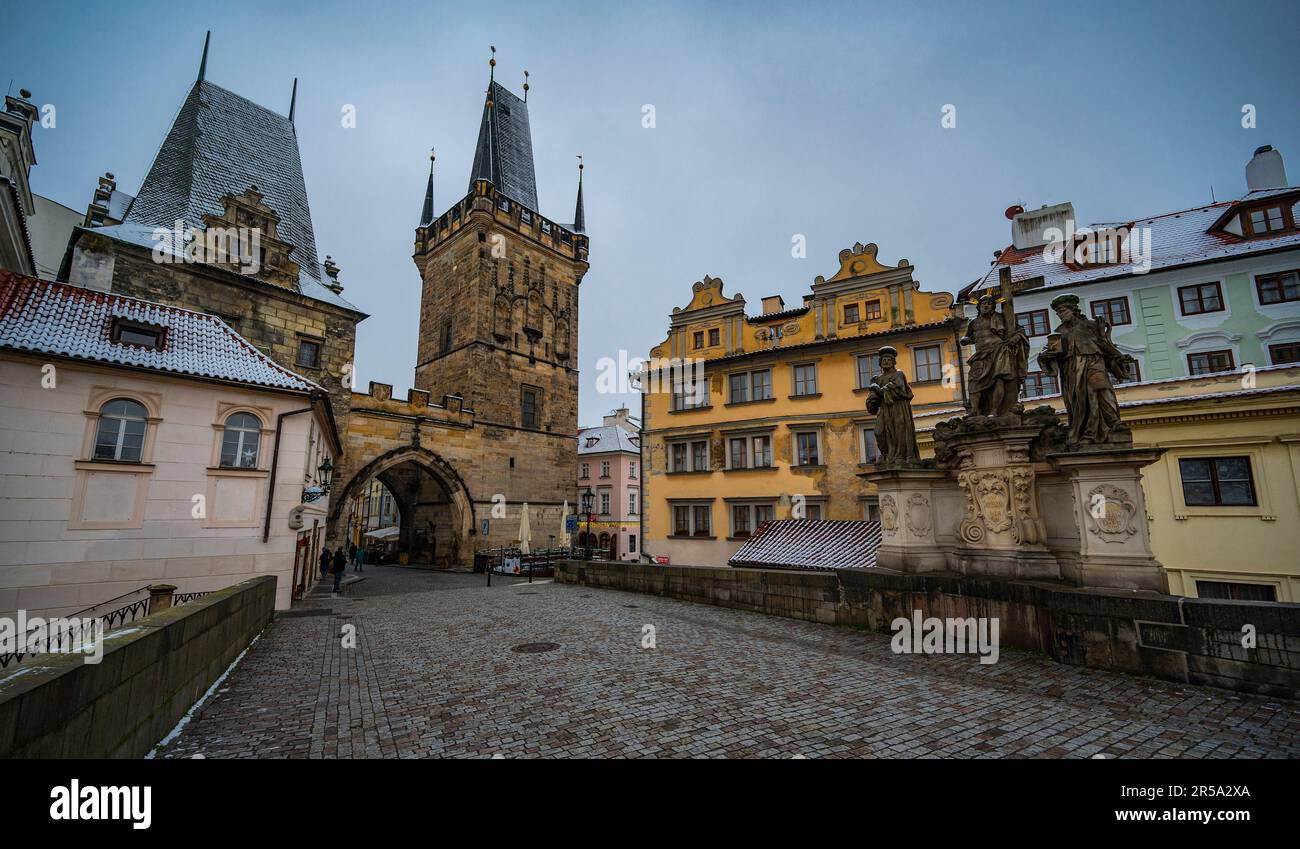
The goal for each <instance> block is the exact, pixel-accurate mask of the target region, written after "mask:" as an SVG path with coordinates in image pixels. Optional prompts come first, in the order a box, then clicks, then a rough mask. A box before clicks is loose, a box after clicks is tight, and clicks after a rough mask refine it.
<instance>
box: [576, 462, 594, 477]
mask: <svg viewBox="0 0 1300 849" xmlns="http://www.w3.org/2000/svg"><path fill="white" fill-rule="evenodd" d="M589 477H591V464H590V463H583V464H582V474H581V475H579V476H578V478H579V480H586V479H587V478H589Z"/></svg>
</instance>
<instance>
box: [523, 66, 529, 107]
mask: <svg viewBox="0 0 1300 849" xmlns="http://www.w3.org/2000/svg"><path fill="white" fill-rule="evenodd" d="M527 102H528V72H527V71H524V103H527Z"/></svg>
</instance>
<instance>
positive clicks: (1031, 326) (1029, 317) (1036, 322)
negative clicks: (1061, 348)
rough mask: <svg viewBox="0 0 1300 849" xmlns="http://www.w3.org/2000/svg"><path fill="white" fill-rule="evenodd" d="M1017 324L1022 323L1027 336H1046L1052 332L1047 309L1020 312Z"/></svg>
mask: <svg viewBox="0 0 1300 849" xmlns="http://www.w3.org/2000/svg"><path fill="white" fill-rule="evenodd" d="M1016 324H1019V325H1020V327H1021V329H1022V330H1024V331H1025V335H1026V336H1046V335H1047V334H1048V333H1050V332H1051V326H1050V325H1049V323H1048V321H1047V310H1030V311H1029V312H1018V313H1016Z"/></svg>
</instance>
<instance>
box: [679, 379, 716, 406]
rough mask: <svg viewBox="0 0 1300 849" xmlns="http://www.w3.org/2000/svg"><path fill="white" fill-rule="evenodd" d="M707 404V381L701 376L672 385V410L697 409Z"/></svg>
mask: <svg viewBox="0 0 1300 849" xmlns="http://www.w3.org/2000/svg"><path fill="white" fill-rule="evenodd" d="M707 406H709V381H708V379H706V378H701V379H699V380H696V381H694V382H690V381H688V382H684V383H678V384H676V385H674V386H673V409H674V410H698V409H700V408H702V407H707Z"/></svg>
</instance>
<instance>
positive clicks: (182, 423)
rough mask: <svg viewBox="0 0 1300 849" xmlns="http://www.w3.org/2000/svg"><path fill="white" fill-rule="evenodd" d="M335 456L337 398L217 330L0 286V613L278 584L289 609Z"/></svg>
mask: <svg viewBox="0 0 1300 849" xmlns="http://www.w3.org/2000/svg"><path fill="white" fill-rule="evenodd" d="M338 446H339V440H338V435H337V433H336V432H335V427H334V420H333V418H332V416H331V414H330V410H329V404H328V402H327V400H326V398H325V396H324V392H323V390H321V388H320V387H319V386H317V385H316V384H314V383H312V382H311V381H309V380H307V379H306V378H303V377H301V376H299V375H297V374H295V373H293V372H291V371H289V370H287V369H285V368H283V367H281V366H279V365H277V364H276V363H274V362H273V361H272V360H270V359H269V358H268V357H266V356H265V355H264V354H262V353H260V352H259V351H258V350H257V349H256V348H254V347H253V346H252V345H251V344H250V343H249V342H248V341H246V340H245V339H244V338H243V337H241V336H240V335H239V334H238V333H236V332H235V331H234V330H232V329H231V328H230V327H229V326H228V325H226V324H225V323H224V322H222V321H221V320H220V319H218V318H216V317H214V316H211V315H207V314H204V313H198V312H191V311H189V310H183V309H179V308H177V307H171V306H166V305H162V304H156V303H152V302H148V301H142V300H139V299H135V298H127V297H123V296H119V295H112V294H106V293H101V292H94V291H90V290H87V289H82V288H77V287H73V286H67V285H62V284H57V283H51V282H46V281H40V280H36V279H34V278H31V277H25V276H21V275H17V274H13V273H12V272H7V271H0V614H6V613H11V612H14V611H16V610H18V609H24V610H27V611H29V612H32V613H40V614H41V615H56V614H70V613H74V612H77V611H80V610H84V609H86V608H89V607H92V606H96V605H102V604H103V603H104V602H105V601H107V600H109V599H113V598H116V597H118V596H122V595H124V594H129V593H131V592H134V591H138V590H140V589H141V588H143V587H144V586H147V585H149V584H156V583H167V584H174V585H176V587H177V589H178V591H179V592H198V591H206V590H214V589H219V588H221V587H225V586H229V585H230V584H233V583H236V582H238V581H240V580H243V579H246V578H250V577H254V576H257V575H264V574H273V575H275V576H276V579H277V581H278V589H277V599H276V606H277V607H278V608H287V607H288V606H289V603H290V600H291V598H292V595H293V590H294V588H295V586H298V587H301V586H303V585H306V583H307V582H308V581H310V580H311V579H312V576H313V575H314V572H315V557H316V554H317V551H318V546H319V544H320V541H321V538H322V537H323V526H324V524H325V517H326V511H327V510H328V501H327V498H325V497H324V496H323V495H321V496H320V497H315V496H317V493H318V489H317V488H318V487H319V486H320V485H321V484H325V485H326V486H327V485H328V475H329V472H328V465H329V464H326V463H325V461H326V460H327V459H331V463H332V458H333V457H334V456H336V454H337V452H338ZM323 466H324V467H325V468H322V467H323ZM313 497H315V500H312V501H310V502H307V503H304V498H313Z"/></svg>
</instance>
